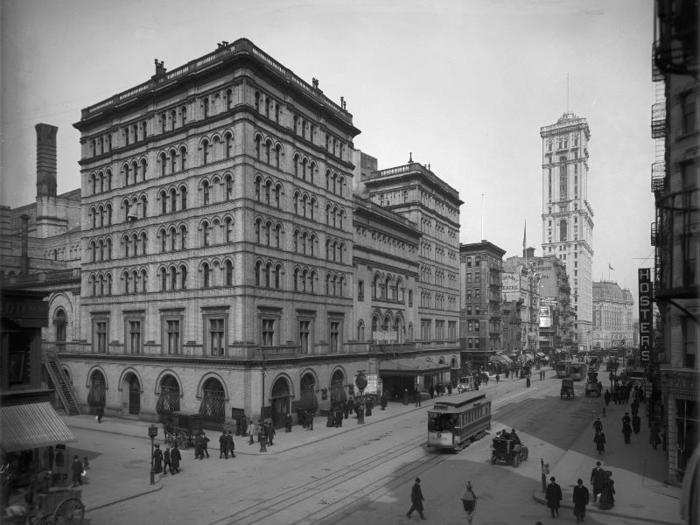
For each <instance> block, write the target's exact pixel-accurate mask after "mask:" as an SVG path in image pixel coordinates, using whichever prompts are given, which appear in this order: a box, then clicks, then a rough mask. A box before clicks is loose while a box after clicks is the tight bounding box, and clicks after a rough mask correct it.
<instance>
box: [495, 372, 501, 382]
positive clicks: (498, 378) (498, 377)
mask: <svg viewBox="0 0 700 525" xmlns="http://www.w3.org/2000/svg"><path fill="white" fill-rule="evenodd" d="M500 381H501V376H500V375H498V374H496V384H498V383H499V382H500Z"/></svg>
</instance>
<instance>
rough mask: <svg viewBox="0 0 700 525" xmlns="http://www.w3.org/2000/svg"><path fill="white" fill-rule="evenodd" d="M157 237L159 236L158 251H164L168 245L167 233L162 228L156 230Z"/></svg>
mask: <svg viewBox="0 0 700 525" xmlns="http://www.w3.org/2000/svg"><path fill="white" fill-rule="evenodd" d="M158 237H159V238H160V253H165V250H166V249H167V246H168V241H167V237H168V236H167V235H166V233H165V230H164V229H161V230H160V231H158Z"/></svg>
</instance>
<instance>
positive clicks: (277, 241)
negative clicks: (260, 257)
mask: <svg viewBox="0 0 700 525" xmlns="http://www.w3.org/2000/svg"><path fill="white" fill-rule="evenodd" d="M281 233H282V226H281V225H280V224H278V225H277V226H275V248H279V247H280V237H281Z"/></svg>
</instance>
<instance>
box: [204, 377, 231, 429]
mask: <svg viewBox="0 0 700 525" xmlns="http://www.w3.org/2000/svg"><path fill="white" fill-rule="evenodd" d="M225 411H226V393H225V391H224V385H222V384H221V381H219V380H218V379H216V378H214V377H210V378H209V379H207V380H206V381H205V382H204V386H202V404H201V405H199V415H200V416H202V426H205V427H206V428H215V429H220V428H221V425H223V424H224V417H225Z"/></svg>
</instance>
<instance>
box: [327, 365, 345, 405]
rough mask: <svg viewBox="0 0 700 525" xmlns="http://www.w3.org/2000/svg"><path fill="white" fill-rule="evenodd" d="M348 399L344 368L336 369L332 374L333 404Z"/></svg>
mask: <svg viewBox="0 0 700 525" xmlns="http://www.w3.org/2000/svg"><path fill="white" fill-rule="evenodd" d="M346 399H347V396H346V395H345V374H344V373H343V371H342V370H336V371H335V372H333V375H332V376H331V406H332V405H333V404H334V403H342V402H343V401H345V400H346Z"/></svg>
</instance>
